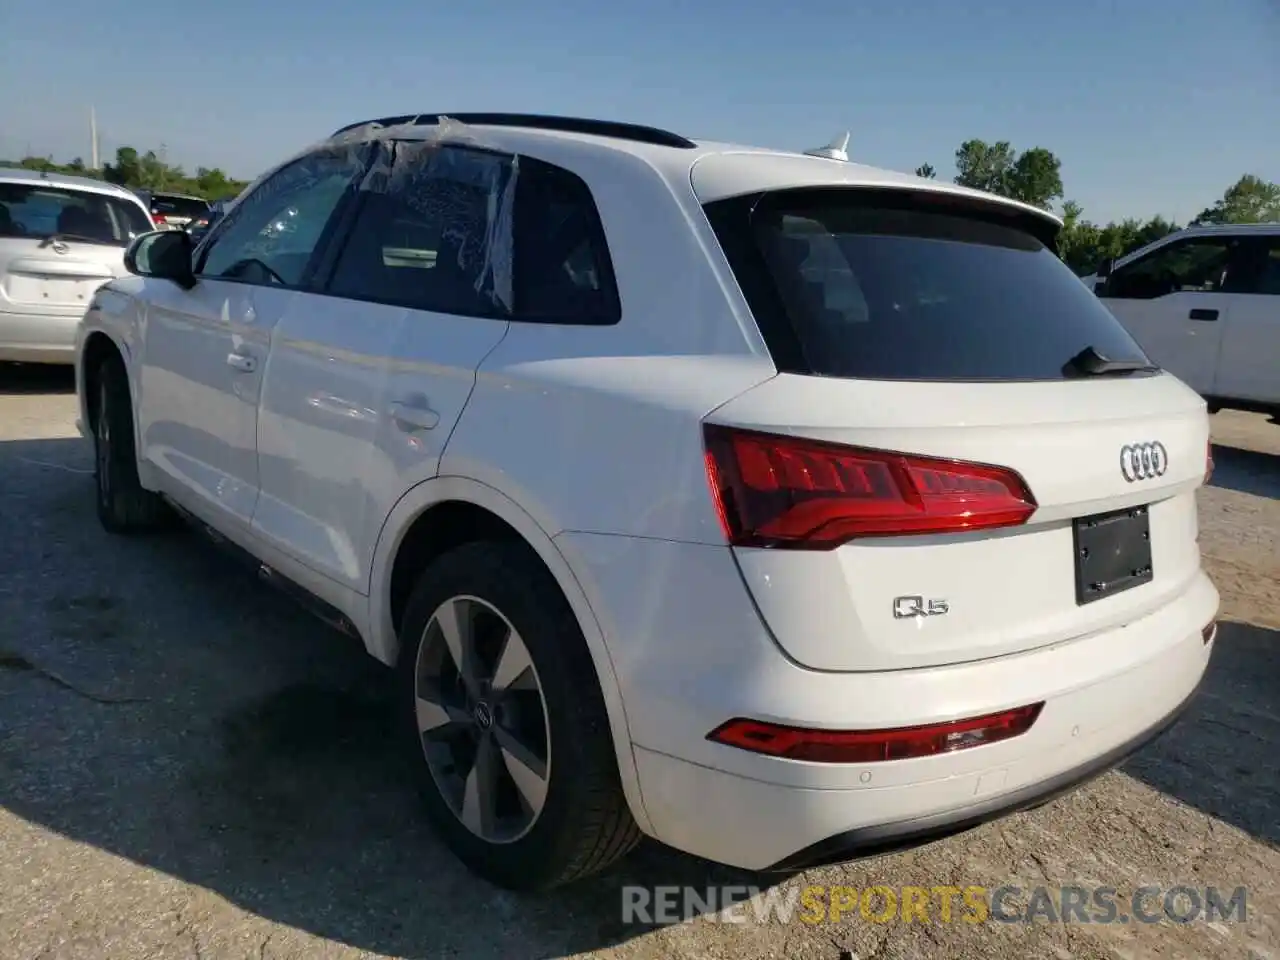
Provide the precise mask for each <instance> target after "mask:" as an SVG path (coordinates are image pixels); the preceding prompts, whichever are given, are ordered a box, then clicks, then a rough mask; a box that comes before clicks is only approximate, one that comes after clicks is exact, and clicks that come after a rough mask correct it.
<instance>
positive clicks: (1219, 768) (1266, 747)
mask: <svg viewBox="0 0 1280 960" xmlns="http://www.w3.org/2000/svg"><path fill="white" fill-rule="evenodd" d="M1277 743H1280V630H1270V629H1267V628H1266V627H1259V626H1255V625H1252V624H1245V623H1231V622H1223V623H1221V624H1220V625H1219V627H1218V636H1217V638H1216V639H1215V640H1214V650H1213V654H1212V659H1211V660H1210V662H1209V670H1208V673H1207V674H1206V676H1205V681H1204V685H1203V686H1202V687H1201V690H1200V693H1199V695H1198V696H1197V697H1196V699H1195V701H1194V702H1193V703H1192V705H1191V708H1190V709H1189V710H1188V711H1187V713H1186V714H1185V715H1184V717H1183V718H1182V720H1180V721H1179V722H1178V724H1177V725H1176V726H1175V727H1173V728H1172V729H1171V730H1170V731H1169V732H1168V733H1166V734H1165V735H1164V736H1163V737H1161V738H1160V739H1159V740H1157V741H1156V742H1155V743H1153V744H1151V745H1149V746H1148V747H1146V749H1144V750H1142V751H1141V752H1139V753H1137V754H1135V755H1134V756H1133V757H1132V758H1130V759H1129V760H1128V761H1127V762H1126V763H1125V764H1124V765H1123V766H1122V767H1121V769H1122V770H1123V771H1124V772H1125V773H1127V774H1128V775H1129V776H1131V777H1134V778H1135V779H1137V780H1140V781H1142V782H1143V783H1146V784H1147V785H1148V786H1151V787H1154V788H1155V789H1156V790H1159V791H1160V792H1161V793H1164V794H1166V795H1167V796H1170V797H1173V798H1175V799H1177V800H1179V801H1181V802H1182V803H1185V804H1187V805H1188V806H1192V807H1195V808H1196V809H1197V810H1200V811H1201V812H1203V813H1207V814H1209V815H1210V816H1212V817H1216V818H1217V819H1219V820H1222V821H1224V822H1226V823H1230V824H1232V825H1233V826H1236V827H1239V828H1240V829H1241V830H1244V831H1245V832H1247V833H1249V834H1251V835H1252V836H1254V837H1257V838H1258V839H1260V840H1263V841H1265V842H1267V843H1269V844H1271V845H1273V846H1280V817H1277V815H1276V804H1277V785H1278V777H1277V770H1276V744H1277Z"/></svg>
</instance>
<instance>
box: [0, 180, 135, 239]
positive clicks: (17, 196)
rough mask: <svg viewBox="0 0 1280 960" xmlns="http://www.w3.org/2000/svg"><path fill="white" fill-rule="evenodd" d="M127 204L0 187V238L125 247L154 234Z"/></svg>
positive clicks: (71, 192) (51, 189)
mask: <svg viewBox="0 0 1280 960" xmlns="http://www.w3.org/2000/svg"><path fill="white" fill-rule="evenodd" d="M154 229H155V227H154V226H152V224H151V222H150V221H149V220H148V219H147V215H146V214H145V213H144V212H143V210H142V208H141V207H140V206H138V205H137V204H136V203H133V202H132V201H130V200H125V199H122V198H120V197H112V196H107V195H106V194H101V193H91V192H89V191H87V190H76V189H74V188H70V187H55V186H41V185H39V184H25V183H0V237H30V238H32V239H40V240H43V239H46V238H48V237H53V236H58V237H61V238H63V239H64V240H78V241H80V242H84V243H104V244H110V245H112V246H119V247H123V246H127V245H128V244H129V241H130V240H132V239H133V238H134V237H136V236H139V235H141V234H144V233H147V232H149V231H151V230H154Z"/></svg>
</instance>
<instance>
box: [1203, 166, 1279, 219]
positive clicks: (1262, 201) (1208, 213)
mask: <svg viewBox="0 0 1280 960" xmlns="http://www.w3.org/2000/svg"><path fill="white" fill-rule="evenodd" d="M1276 220H1280V184H1276V183H1272V182H1271V181H1269V180H1263V179H1262V178H1261V177H1256V176H1254V175H1253V174H1251V173H1246V174H1245V175H1244V176H1243V177H1241V178H1240V179H1239V180H1237V181H1236V182H1235V183H1234V184H1232V185H1231V186H1230V187H1228V188H1227V191H1226V192H1225V193H1224V194H1223V195H1222V199H1221V200H1219V201H1217V202H1216V203H1215V204H1214V205H1213V206H1212V207H1209V208H1208V209H1206V210H1203V211H1201V213H1200V215H1199V216H1198V217H1196V218H1195V220H1193V221H1192V223H1270V222H1272V221H1276Z"/></svg>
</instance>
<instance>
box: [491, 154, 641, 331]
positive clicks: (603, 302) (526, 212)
mask: <svg viewBox="0 0 1280 960" xmlns="http://www.w3.org/2000/svg"><path fill="white" fill-rule="evenodd" d="M515 210H516V212H515V307H516V317H515V319H519V320H529V321H534V322H544V323H572V324H611V323H617V322H618V319H619V314H620V307H619V303H618V293H617V287H616V284H615V281H614V276H613V264H612V262H611V260H610V258H609V248H608V245H607V243H606V242H605V236H604V228H603V226H602V225H601V223H600V215H599V212H598V211H597V209H596V205H595V200H594V199H592V196H591V191H590V190H589V189H588V187H587V185H586V183H585V182H583V180H582V179H581V178H580V177H578V176H577V175H576V174H573V173H570V172H569V171H568V170H564V169H562V168H560V167H556V166H553V165H552V164H549V163H543V162H541V161H537V160H532V159H528V158H524V157H522V158H521V160H520V172H519V175H518V180H517V187H516V208H515Z"/></svg>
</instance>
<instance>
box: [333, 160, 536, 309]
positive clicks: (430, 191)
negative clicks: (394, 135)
mask: <svg viewBox="0 0 1280 960" xmlns="http://www.w3.org/2000/svg"><path fill="white" fill-rule="evenodd" d="M392 146H393V149H392V154H391V161H390V175H389V176H387V177H386V178H385V180H381V179H380V180H379V181H377V182H371V183H370V184H368V185H367V187H366V188H365V189H363V190H362V191H361V195H360V196H361V199H360V209H359V212H358V214H357V215H356V219H355V223H354V224H353V226H352V228H351V233H350V235H349V237H348V239H347V242H346V246H345V247H344V249H343V250H342V252H341V254H340V255H339V257H338V259H337V263H336V264H335V265H334V269H333V274H332V276H331V277H330V279H329V282H328V284H327V286H326V292H327V293H330V294H332V295H333V296H338V297H348V298H351V299H354V300H373V301H377V302H380V303H390V304H396V305H399V306H404V307H409V308H411V309H416V310H429V311H433V312H437V313H453V314H462V315H466V316H480V317H499V316H500V317H506V316H508V315H509V314H510V304H511V299H512V295H511V268H512V264H511V260H512V257H511V231H510V229H509V224H510V222H511V210H510V201H511V197H510V193H509V192H508V191H507V185H508V184H509V183H510V182H511V174H512V163H511V158H510V157H507V156H503V155H499V154H495V153H490V152H487V151H481V150H471V149H468V148H464V147H454V146H448V147H438V146H434V145H425V144H419V143H412V142H403V143H396V144H394V145H392ZM371 179H372V178H371Z"/></svg>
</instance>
